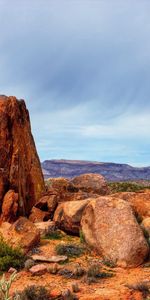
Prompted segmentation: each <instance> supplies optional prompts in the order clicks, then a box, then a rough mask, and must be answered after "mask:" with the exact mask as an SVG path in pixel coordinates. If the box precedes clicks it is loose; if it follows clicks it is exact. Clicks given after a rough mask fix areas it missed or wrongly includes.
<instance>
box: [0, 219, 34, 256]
mask: <svg viewBox="0 0 150 300" xmlns="http://www.w3.org/2000/svg"><path fill="white" fill-rule="evenodd" d="M0 234H1V235H2V236H3V238H4V240H5V241H6V242H7V243H8V244H9V245H10V246H12V247H13V248H20V249H21V250H22V251H23V253H24V254H26V253H27V252H28V251H29V250H31V249H32V248H33V247H34V246H36V245H37V244H38V243H39V241H40V232H39V230H38V229H37V228H36V226H35V225H34V224H33V223H32V222H30V221H29V220H28V219H26V218H24V217H20V218H19V219H18V220H17V221H16V222H15V223H14V224H12V225H11V224H9V223H7V222H6V223H5V222H4V223H2V225H1V227H0Z"/></svg>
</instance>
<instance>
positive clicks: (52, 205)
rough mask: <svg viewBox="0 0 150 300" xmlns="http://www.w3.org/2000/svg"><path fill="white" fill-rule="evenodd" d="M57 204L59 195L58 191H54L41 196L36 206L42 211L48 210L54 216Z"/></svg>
mask: <svg viewBox="0 0 150 300" xmlns="http://www.w3.org/2000/svg"><path fill="white" fill-rule="evenodd" d="M57 204H58V195H57V193H55V192H53V193H52V194H50V193H49V194H48V195H46V196H43V197H42V198H40V199H39V201H38V202H37V203H36V205H35V207H36V208H38V209H40V210H42V211H46V212H48V213H49V216H50V217H51V218H52V217H53V215H54V211H55V209H56V207H57Z"/></svg>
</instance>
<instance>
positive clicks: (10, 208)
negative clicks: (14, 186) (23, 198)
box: [1, 190, 19, 223]
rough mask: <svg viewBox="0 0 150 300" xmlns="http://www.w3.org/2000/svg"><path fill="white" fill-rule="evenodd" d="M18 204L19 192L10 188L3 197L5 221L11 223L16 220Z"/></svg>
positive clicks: (2, 218)
mask: <svg viewBox="0 0 150 300" xmlns="http://www.w3.org/2000/svg"><path fill="white" fill-rule="evenodd" d="M18 206H19V197H18V193H15V192H14V191H13V190H9V191H8V192H7V193H6V194H5V196H4V199H3V204H2V216H1V220H2V221H3V222H10V223H11V222H13V221H15V220H16V217H17V211H18Z"/></svg>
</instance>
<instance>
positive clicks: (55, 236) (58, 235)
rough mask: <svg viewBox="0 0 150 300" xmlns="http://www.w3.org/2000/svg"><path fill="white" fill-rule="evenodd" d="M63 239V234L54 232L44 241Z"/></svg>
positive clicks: (45, 237) (57, 231) (47, 235)
mask: <svg viewBox="0 0 150 300" xmlns="http://www.w3.org/2000/svg"><path fill="white" fill-rule="evenodd" d="M62 238H63V234H62V233H61V232H60V231H59V230H56V231H52V232H51V233H48V234H46V235H45V236H44V239H47V240H61V239H62Z"/></svg>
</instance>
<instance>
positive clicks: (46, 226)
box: [34, 221, 56, 236]
mask: <svg viewBox="0 0 150 300" xmlns="http://www.w3.org/2000/svg"><path fill="white" fill-rule="evenodd" d="M34 225H35V226H36V228H37V229H38V230H39V231H40V235H41V236H44V235H46V234H50V233H52V232H54V230H55V229H56V225H55V222H53V221H47V222H37V223H34Z"/></svg>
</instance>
